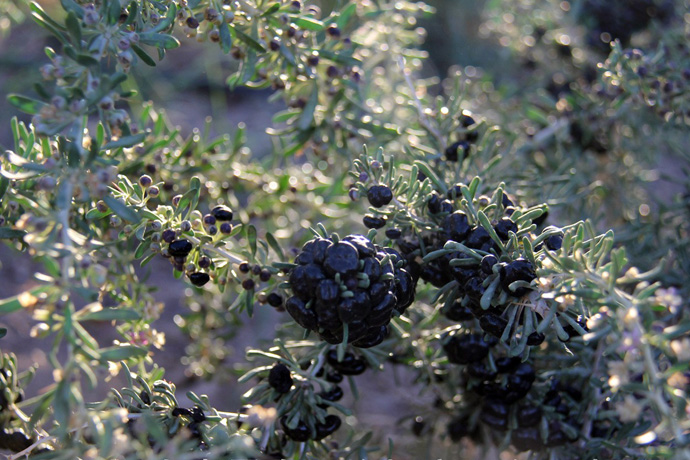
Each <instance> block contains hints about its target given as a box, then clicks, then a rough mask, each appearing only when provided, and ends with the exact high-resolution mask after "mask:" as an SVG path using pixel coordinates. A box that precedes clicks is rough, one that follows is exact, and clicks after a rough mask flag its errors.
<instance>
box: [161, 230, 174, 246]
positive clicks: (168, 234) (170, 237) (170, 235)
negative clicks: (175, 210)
mask: <svg viewBox="0 0 690 460" xmlns="http://www.w3.org/2000/svg"><path fill="white" fill-rule="evenodd" d="M175 236H176V235H175V230H173V229H170V228H166V229H165V230H163V233H162V234H161V239H162V240H163V241H165V242H166V243H172V242H173V241H175Z"/></svg>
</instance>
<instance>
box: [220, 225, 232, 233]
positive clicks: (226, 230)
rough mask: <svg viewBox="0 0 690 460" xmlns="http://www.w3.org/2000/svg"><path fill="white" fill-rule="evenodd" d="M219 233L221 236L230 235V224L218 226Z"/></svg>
mask: <svg viewBox="0 0 690 460" xmlns="http://www.w3.org/2000/svg"><path fill="white" fill-rule="evenodd" d="M220 232H221V233H222V234H223V235H229V234H230V233H232V224H231V223H230V222H223V223H222V224H220Z"/></svg>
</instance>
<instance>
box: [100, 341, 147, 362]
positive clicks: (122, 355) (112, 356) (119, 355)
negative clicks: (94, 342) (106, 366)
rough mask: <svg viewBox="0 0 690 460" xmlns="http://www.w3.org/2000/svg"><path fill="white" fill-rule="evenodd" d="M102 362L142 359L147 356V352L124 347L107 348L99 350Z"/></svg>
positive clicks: (141, 349) (129, 346)
mask: <svg viewBox="0 0 690 460" xmlns="http://www.w3.org/2000/svg"><path fill="white" fill-rule="evenodd" d="M99 353H100V355H101V360H102V361H126V360H128V359H132V358H143V357H144V356H146V355H147V354H148V350H146V349H144V348H139V347H135V346H133V345H124V346H119V347H108V348H103V349H101V350H99Z"/></svg>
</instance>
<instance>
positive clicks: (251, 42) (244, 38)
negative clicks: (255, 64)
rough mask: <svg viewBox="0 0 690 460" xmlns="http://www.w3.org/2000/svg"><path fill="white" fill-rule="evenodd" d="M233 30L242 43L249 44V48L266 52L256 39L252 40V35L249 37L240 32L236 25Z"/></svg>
mask: <svg viewBox="0 0 690 460" xmlns="http://www.w3.org/2000/svg"><path fill="white" fill-rule="evenodd" d="M234 30H235V34H236V35H237V37H238V38H239V39H240V40H241V41H243V42H244V43H246V44H247V45H249V47H250V48H252V49H254V50H255V51H258V52H259V53H265V52H266V48H264V47H263V46H261V43H259V42H257V41H256V40H254V39H253V38H252V37H250V36H249V35H247V34H245V33H244V32H242V31H241V30H240V29H238V28H237V27H235V28H234Z"/></svg>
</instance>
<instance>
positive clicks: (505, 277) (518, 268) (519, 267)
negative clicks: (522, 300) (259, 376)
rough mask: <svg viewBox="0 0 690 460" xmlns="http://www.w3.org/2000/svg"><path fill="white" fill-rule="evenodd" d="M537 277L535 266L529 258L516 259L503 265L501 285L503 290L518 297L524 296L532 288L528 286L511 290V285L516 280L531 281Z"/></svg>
mask: <svg viewBox="0 0 690 460" xmlns="http://www.w3.org/2000/svg"><path fill="white" fill-rule="evenodd" d="M536 277H537V275H536V273H535V272H534V267H533V266H532V263H531V262H529V261H528V260H527V259H523V258H520V259H516V260H515V261H513V262H511V263H509V264H507V265H505V266H503V267H501V286H502V287H503V290H505V291H506V292H508V293H509V294H511V295H514V296H516V297H522V296H524V295H525V294H527V293H528V292H529V291H530V289H529V288H526V287H521V288H518V289H516V290H515V292H513V291H511V290H510V288H509V286H510V285H511V283H514V282H515V281H526V282H528V283H529V282H531V281H532V280H534V279H535V278H536Z"/></svg>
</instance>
